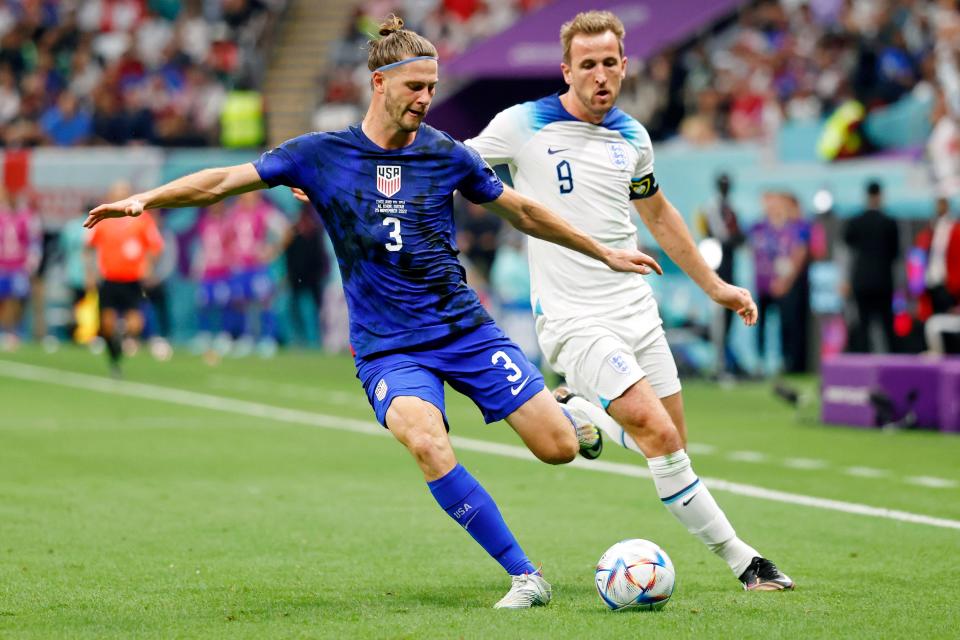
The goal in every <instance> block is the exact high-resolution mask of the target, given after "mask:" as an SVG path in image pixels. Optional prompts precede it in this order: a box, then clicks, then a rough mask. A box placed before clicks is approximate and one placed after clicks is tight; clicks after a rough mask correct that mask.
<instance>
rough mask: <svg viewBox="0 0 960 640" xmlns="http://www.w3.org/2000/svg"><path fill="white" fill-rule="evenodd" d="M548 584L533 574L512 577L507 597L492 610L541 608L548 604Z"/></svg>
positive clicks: (549, 592) (501, 599) (549, 591)
mask: <svg viewBox="0 0 960 640" xmlns="http://www.w3.org/2000/svg"><path fill="white" fill-rule="evenodd" d="M550 595H551V589H550V583H549V582H547V581H546V580H544V579H543V576H538V575H537V574H535V573H525V574H523V575H521V576H513V584H512V585H511V586H510V591H507V595H505V596H503V597H502V598H500V602H498V603H497V604H495V605H493V608H494V609H529V608H530V607H543V606H546V605H547V604H548V603H549V602H550Z"/></svg>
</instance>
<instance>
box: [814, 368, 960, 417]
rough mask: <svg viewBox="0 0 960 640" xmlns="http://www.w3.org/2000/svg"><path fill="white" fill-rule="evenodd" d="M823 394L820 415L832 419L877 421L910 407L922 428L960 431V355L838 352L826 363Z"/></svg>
mask: <svg viewBox="0 0 960 640" xmlns="http://www.w3.org/2000/svg"><path fill="white" fill-rule="evenodd" d="M871 395H873V396H874V399H873V400H872V399H871ZM821 399H822V405H821V407H822V419H823V421H824V422H825V423H828V424H841V425H850V426H858V427H876V426H880V422H885V421H891V420H892V421H897V420H901V419H903V418H904V417H905V416H906V415H907V414H908V412H910V411H912V412H913V413H914V415H915V416H916V426H917V427H919V428H922V429H938V428H939V429H941V430H943V431H960V361H958V360H957V359H951V358H927V357H923V356H913V355H847V354H844V355H838V356H835V357H833V358H830V359H829V360H825V361H824V363H823V367H822V381H821ZM884 400H886V401H888V402H886V403H885V402H884ZM884 404H887V405H888V406H889V412H888V413H889V414H888V415H884Z"/></svg>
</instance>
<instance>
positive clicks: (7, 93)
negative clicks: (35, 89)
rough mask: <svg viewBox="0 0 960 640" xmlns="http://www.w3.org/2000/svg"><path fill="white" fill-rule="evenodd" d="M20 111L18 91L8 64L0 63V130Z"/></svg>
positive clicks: (15, 80)
mask: <svg viewBox="0 0 960 640" xmlns="http://www.w3.org/2000/svg"><path fill="white" fill-rule="evenodd" d="M18 113H20V91H19V90H18V88H17V78H16V76H14V75H13V69H11V67H10V65H9V64H4V65H0V131H2V129H3V127H5V126H6V125H7V123H9V122H11V121H12V120H13V119H14V118H16V117H17V114H18Z"/></svg>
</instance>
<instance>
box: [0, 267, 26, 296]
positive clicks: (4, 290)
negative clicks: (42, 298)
mask: <svg viewBox="0 0 960 640" xmlns="http://www.w3.org/2000/svg"><path fill="white" fill-rule="evenodd" d="M29 296H30V276H28V275H27V272H26V271H2V270H0V300H7V299H8V298H12V299H15V300H23V299H25V298H27V297H29Z"/></svg>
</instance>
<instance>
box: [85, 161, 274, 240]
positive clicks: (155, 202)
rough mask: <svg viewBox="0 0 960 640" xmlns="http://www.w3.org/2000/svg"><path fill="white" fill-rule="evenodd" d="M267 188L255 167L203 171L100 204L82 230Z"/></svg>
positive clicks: (242, 165) (210, 202) (219, 168)
mask: <svg viewBox="0 0 960 640" xmlns="http://www.w3.org/2000/svg"><path fill="white" fill-rule="evenodd" d="M267 186H268V185H267V183H266V182H264V181H263V180H261V179H260V174H259V173H257V170H256V168H255V167H254V166H253V164H252V163H246V164H238V165H234V166H232V167H218V168H216V169H204V170H203V171H198V172H197V173H192V174H190V175H188V176H184V177H182V178H178V179H177V180H174V181H172V182H168V183H167V184H165V185H162V186H159V187H157V188H156V189H151V190H150V191H145V192H143V193H138V194H136V195H133V196H130V197H129V198H126V199H124V200H117V201H116V202H109V203H107V204H101V205H100V206H98V207H95V208H94V209H92V210H91V211H90V215H89V216H87V219H86V221H85V222H84V223H83V226H84V227H86V228H88V229H89V228H91V227H93V226H95V225H96V224H97V223H98V222H100V221H101V220H105V219H107V218H122V217H124V216H133V217H136V216H139V215H140V214H141V213H143V212H144V211H145V210H146V209H169V208H174V207H202V206H205V205H208V204H213V203H214V202H219V201H220V200H223V199H224V198H226V197H228V196H235V195H237V194H240V193H245V192H247V191H254V190H256V189H265V188H266V187H267Z"/></svg>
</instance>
